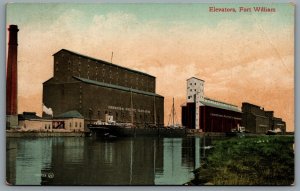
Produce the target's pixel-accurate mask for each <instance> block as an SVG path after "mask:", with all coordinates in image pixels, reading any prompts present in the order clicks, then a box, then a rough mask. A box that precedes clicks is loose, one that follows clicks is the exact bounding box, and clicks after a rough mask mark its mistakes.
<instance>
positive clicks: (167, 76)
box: [6, 3, 294, 131]
mask: <svg viewBox="0 0 300 191" xmlns="http://www.w3.org/2000/svg"><path fill="white" fill-rule="evenodd" d="M241 6H243V7H251V8H252V7H255V6H264V7H269V8H275V9H276V12H272V13H266V12H265V13H257V12H253V11H252V12H238V10H239V7H241ZM209 7H217V8H225V7H227V8H236V10H237V12H235V13H233V12H226V13H224V12H223V13H216V12H209ZM6 24H7V28H8V26H9V25H10V24H16V25H18V27H19V29H20V31H19V33H18V35H19V36H18V38H19V39H18V40H19V46H18V112H19V113H21V112H23V111H35V112H37V113H38V114H39V115H40V114H41V112H42V83H43V82H44V81H46V80H48V79H49V78H51V77H52V76H53V57H52V55H53V54H54V53H56V52H57V51H59V50H60V49H63V48H64V49H69V50H71V51H75V52H78V53H81V54H84V55H88V56H91V57H95V58H98V59H101V60H106V61H110V59H111V53H112V52H113V55H114V56H113V63H115V64H118V65H121V66H125V67H129V68H132V69H135V70H139V71H142V72H145V73H148V74H150V75H153V76H156V85H157V87H156V91H157V93H158V94H160V95H162V96H164V97H165V125H167V124H168V116H169V114H170V112H171V105H172V97H174V98H175V107H176V114H177V117H176V118H177V121H178V122H179V123H180V115H181V108H180V105H182V104H184V103H185V100H186V79H188V78H190V77H192V76H195V77H197V78H200V79H203V80H204V81H205V86H204V92H205V96H206V97H209V98H213V99H216V100H219V101H223V102H227V103H231V104H235V105H237V106H239V107H241V105H242V102H250V103H253V104H256V105H259V106H262V107H264V108H265V109H266V110H274V112H275V113H274V114H275V116H276V117H280V118H283V120H284V121H286V122H287V130H288V131H293V130H294V5H292V4H183V3H181V4H45V3H44V4H30V3H26V4H21V3H12V4H8V5H7V23H6ZM7 37H8V34H7Z"/></svg>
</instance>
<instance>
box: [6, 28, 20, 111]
mask: <svg viewBox="0 0 300 191" xmlns="http://www.w3.org/2000/svg"><path fill="white" fill-rule="evenodd" d="M8 31H9V41H8V57H7V71H6V115H17V114H18V97H17V96H18V86H17V80H18V70H17V57H18V31H19V29H18V26H17V25H10V26H9V28H8Z"/></svg>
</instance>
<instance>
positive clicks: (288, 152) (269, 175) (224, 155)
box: [191, 136, 294, 185]
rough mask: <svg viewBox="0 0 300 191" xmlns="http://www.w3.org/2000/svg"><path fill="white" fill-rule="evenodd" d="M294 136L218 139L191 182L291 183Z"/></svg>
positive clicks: (239, 183)
mask: <svg viewBox="0 0 300 191" xmlns="http://www.w3.org/2000/svg"><path fill="white" fill-rule="evenodd" d="M293 143H294V138H293V137H288V136H262V137H255V138H244V139H230V140H226V141H219V142H217V143H216V144H215V145H214V146H215V147H214V149H213V151H212V152H211V153H210V154H209V155H208V157H207V159H206V160H205V161H204V163H205V165H203V166H202V167H200V168H199V169H197V170H195V179H194V180H192V181H191V182H192V183H193V184H197V185H199V184H203V183H205V182H211V183H213V184H214V185H291V184H293V182H294V151H293Z"/></svg>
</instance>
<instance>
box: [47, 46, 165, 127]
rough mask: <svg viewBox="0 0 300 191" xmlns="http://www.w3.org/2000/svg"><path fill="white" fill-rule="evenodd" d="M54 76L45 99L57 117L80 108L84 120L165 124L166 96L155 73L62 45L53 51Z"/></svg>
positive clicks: (141, 124)
mask: <svg viewBox="0 0 300 191" xmlns="http://www.w3.org/2000/svg"><path fill="white" fill-rule="evenodd" d="M53 56H54V76H53V77H52V78H51V79H49V80H47V81H46V82H44V83H43V103H44V104H45V105H46V106H47V107H49V108H51V109H52V110H53V114H54V117H56V116H58V115H60V114H61V113H64V112H67V111H70V110H77V111H78V112H80V113H81V114H82V115H83V117H84V119H85V124H87V123H92V122H95V121H97V120H102V121H105V116H107V114H109V115H111V116H113V119H114V121H116V122H118V123H131V122H132V123H133V124H135V125H136V126H137V127H145V126H148V125H158V126H163V125H164V97H162V96H160V95H158V94H156V93H155V87H156V81H155V77H154V76H151V75H149V74H146V73H143V72H140V71H136V70H132V69H129V68H125V67H122V66H119V65H115V64H112V63H109V62H106V61H103V60H99V59H95V58H91V57H88V56H84V55H81V54H78V53H75V52H72V51H69V50H65V49H62V50H60V51H58V52H57V53H55V54H54V55H53Z"/></svg>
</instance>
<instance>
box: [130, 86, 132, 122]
mask: <svg viewBox="0 0 300 191" xmlns="http://www.w3.org/2000/svg"><path fill="white" fill-rule="evenodd" d="M130 107H131V124H132V125H133V103H132V90H131V89H130Z"/></svg>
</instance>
